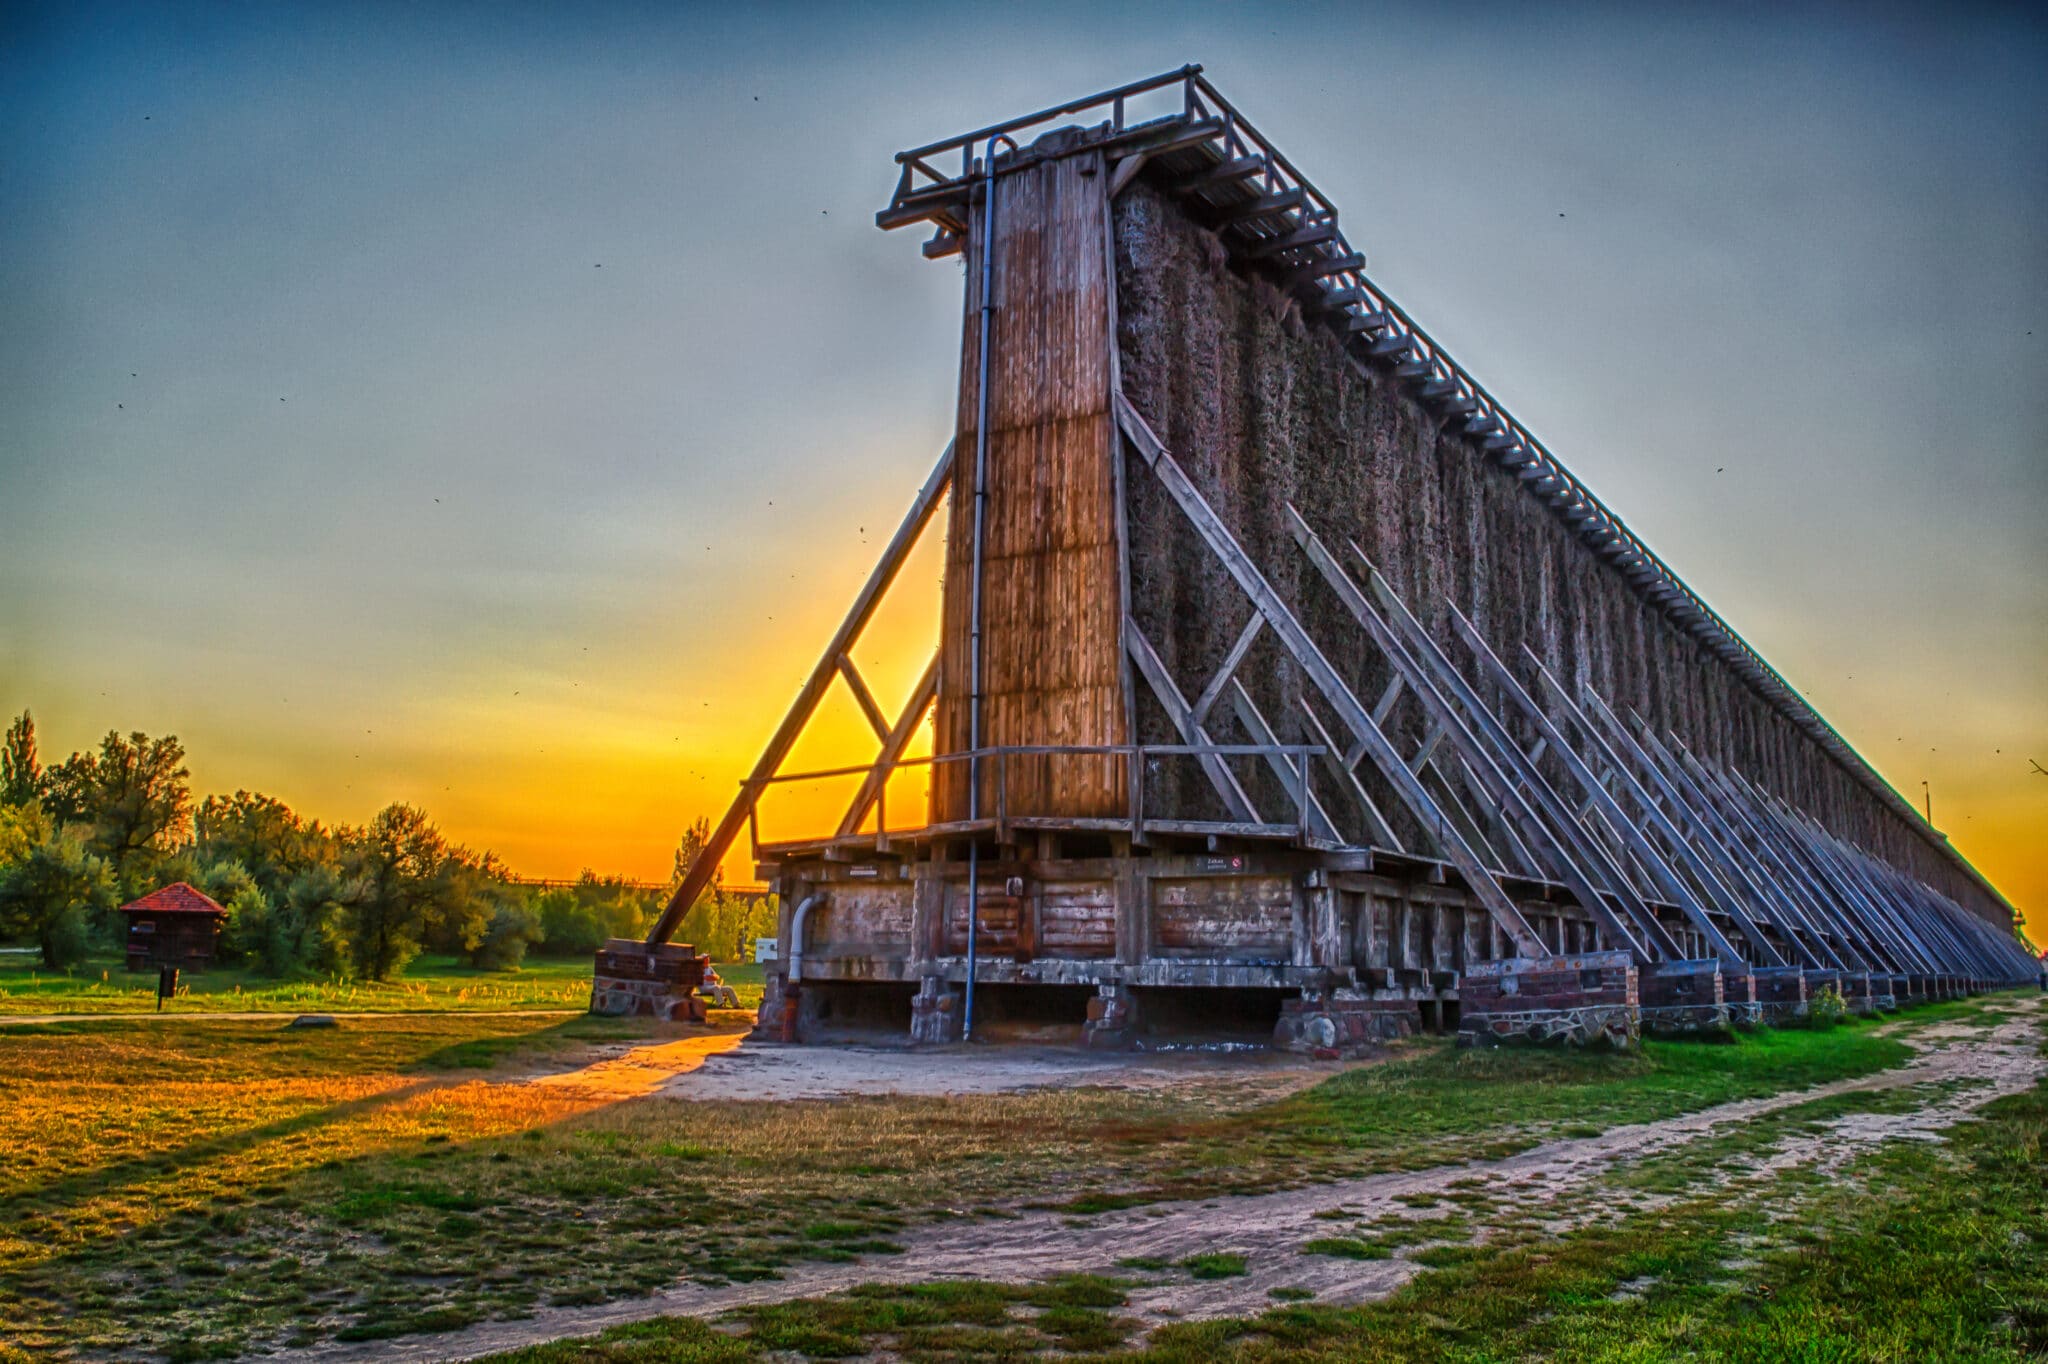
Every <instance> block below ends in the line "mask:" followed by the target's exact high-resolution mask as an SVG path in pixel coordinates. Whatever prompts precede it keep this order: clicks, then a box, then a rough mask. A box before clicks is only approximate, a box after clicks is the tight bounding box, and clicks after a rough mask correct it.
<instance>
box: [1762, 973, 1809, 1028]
mask: <svg viewBox="0 0 2048 1364" xmlns="http://www.w3.org/2000/svg"><path fill="white" fill-rule="evenodd" d="M1749 976H1750V979H1751V981H1753V982H1754V983H1755V988H1756V1003H1757V1021H1758V1022H1759V1023H1764V1024H1768V1025H1769V1026H1771V1027H1783V1026H1784V1025H1786V1024H1787V1023H1792V1022H1796V1021H1797V1020H1799V1019H1801V1018H1804V1017H1806V972H1805V971H1803V970H1801V969H1800V968H1799V967H1797V966H1759V967H1757V968H1755V969H1754V970H1752V971H1751V972H1750V973H1749Z"/></svg>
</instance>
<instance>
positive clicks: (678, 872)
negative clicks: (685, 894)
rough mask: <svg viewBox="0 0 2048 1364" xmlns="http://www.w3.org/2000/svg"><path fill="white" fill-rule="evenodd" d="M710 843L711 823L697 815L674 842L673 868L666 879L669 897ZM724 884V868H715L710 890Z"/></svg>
mask: <svg viewBox="0 0 2048 1364" xmlns="http://www.w3.org/2000/svg"><path fill="white" fill-rule="evenodd" d="M710 842H711V821H710V820H709V819H707V818H705V817H704V816H702V815H699V816H698V817H697V818H696V819H695V820H693V821H692V822H691V823H690V824H689V826H688V827H687V828H685V829H684V830H683V836H682V837H681V838H680V839H678V840H677V841H676V857H675V867H674V870H672V871H671V872H670V873H669V877H668V889H669V894H670V895H673V894H675V892H676V891H677V890H678V889H679V888H680V887H681V886H682V884H683V878H684V877H686V876H688V875H689V874H690V868H691V866H693V865H694V864H695V863H696V861H697V859H698V858H699V857H701V856H703V854H704V849H705V847H706V846H707V845H708V844H709V843H710ZM724 884H725V868H724V867H717V868H715V869H713V871H712V873H711V886H712V889H714V890H716V889H718V888H719V887H721V886H723V885H724ZM662 903H663V904H667V903H668V901H667V900H666V899H664V900H663V901H662Z"/></svg>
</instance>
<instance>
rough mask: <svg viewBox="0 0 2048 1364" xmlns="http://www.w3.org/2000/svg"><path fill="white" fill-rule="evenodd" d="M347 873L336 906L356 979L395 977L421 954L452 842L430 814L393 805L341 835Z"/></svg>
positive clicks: (441, 891) (436, 908)
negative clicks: (363, 824)
mask: <svg viewBox="0 0 2048 1364" xmlns="http://www.w3.org/2000/svg"><path fill="white" fill-rule="evenodd" d="M341 841H342V860H341V870H342V876H343V882H342V885H341V886H340V887H339V894H338V895H337V896H336V899H335V904H336V906H337V907H338V908H339V909H340V911H341V919H342V933H343V937H344V940H345V941H346V942H347V944H348V955H349V961H350V963H351V965H353V967H354V968H355V974H356V975H358V976H360V977H361V978H363V979H365V980H389V979H390V978H391V977H392V976H394V975H396V974H397V973H398V972H399V971H401V970H403V969H404V968H405V964H406V963H407V962H409V961H411V960H412V959H413V958H414V957H416V956H418V955H419V952H420V948H421V947H422V946H423V945H424V944H425V940H426V935H427V931H428V929H429V928H430V927H431V926H432V924H433V923H434V921H435V918H436V917H437V914H438V912H439V910H440V905H439V899H440V897H441V896H442V895H443V894H444V893H445V891H446V885H447V883H446V881H445V879H444V878H443V876H442V874H441V863H442V861H443V859H445V858H446V857H447V854H448V844H447V842H446V840H444V839H443V838H442V837H441V831H440V830H438V829H436V828H435V827H434V825H433V823H432V822H431V821H429V820H428V819H427V816H426V814H425V813H424V812H423V811H421V810H418V809H416V808H414V807H413V806H410V805H388V806H386V807H385V808H384V809H382V810H380V811H378V812H377V816H376V818H374V819H372V820H371V821H370V823H369V824H368V825H367V826H366V827H364V828H362V829H357V830H347V831H344V832H343V834H342V836H341Z"/></svg>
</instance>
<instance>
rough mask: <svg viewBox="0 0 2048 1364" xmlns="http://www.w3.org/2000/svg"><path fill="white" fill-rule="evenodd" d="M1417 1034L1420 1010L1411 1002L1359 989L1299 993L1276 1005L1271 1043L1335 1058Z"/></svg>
mask: <svg viewBox="0 0 2048 1364" xmlns="http://www.w3.org/2000/svg"><path fill="white" fill-rule="evenodd" d="M1421 1030H1422V1009H1421V1006H1420V1005H1418V1004H1417V1003H1416V1001H1414V1000H1412V999H1375V998H1373V997H1372V996H1371V995H1368V994H1365V993H1363V992H1361V991H1358V990H1304V991H1302V994H1301V997H1300V998H1299V999H1290V1000H1287V1001H1285V1002H1284V1003H1282V1004H1281V1006H1280V1019H1279V1021H1278V1022H1277V1023H1275V1024H1274V1025H1273V1045H1274V1046H1275V1047H1276V1048H1278V1049H1279V1050H1281V1051H1292V1052H1303V1053H1306V1054H1308V1055H1310V1056H1317V1057H1321V1058H1322V1059H1324V1060H1336V1059H1338V1058H1339V1057H1343V1056H1357V1055H1361V1054H1363V1053H1366V1052H1369V1051H1371V1050H1372V1048H1373V1047H1374V1046H1376V1045H1377V1044H1379V1043H1382V1042H1392V1041H1394V1040H1396V1039H1398V1038H1402V1037H1413V1036H1414V1035H1415V1034H1416V1033H1418V1032H1420V1031H1421Z"/></svg>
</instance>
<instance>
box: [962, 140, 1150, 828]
mask: <svg viewBox="0 0 2048 1364" xmlns="http://www.w3.org/2000/svg"><path fill="white" fill-rule="evenodd" d="M1108 179H1109V177H1108V175H1107V174H1106V173H1105V172H1104V168H1103V164H1102V157H1101V155H1100V153H1096V152H1089V153H1084V154H1082V155H1079V156H1069V157H1064V158H1058V159H1054V160H1051V161H1044V162H1039V163H1037V164H1035V165H1027V166H1025V167H1024V168H1023V169H1020V170H1017V171H1015V172H1012V173H1008V174H1005V175H1003V176H1001V177H1000V178H999V179H998V181H997V195H998V197H997V202H996V228H995V244H994V250H995V273H996V284H995V295H996V305H997V310H996V314H995V327H994V332H993V341H992V346H991V358H990V386H989V387H990V412H989V432H990V435H989V449H988V487H989V499H988V509H987V512H986V517H985V521H984V527H983V570H982V573H983V577H982V681H983V686H982V692H983V702H982V744H983V746H984V747H988V746H992V745H997V744H1120V743H1125V742H1127V739H1126V734H1125V724H1124V714H1125V712H1124V702H1123V692H1122V669H1121V667H1120V660H1119V657H1118V652H1117V651H1118V648H1119V634H1118V626H1119V621H1118V603H1119V599H1120V593H1119V584H1118V581H1117V574H1118V563H1117V544H1116V521H1115V481H1114V477H1113V465H1112V456H1113V451H1114V446H1113V444H1112V441H1113V439H1114V434H1115V433H1114V426H1113V423H1112V421H1111V417H1110V410H1109V392H1110V336H1109V279H1108V274H1109V264H1108V260H1107V253H1106V250H1105V233H1106V231H1107V211H1106V208H1105V199H1104V195H1105V185H1106V182H1107V181H1108ZM981 223H982V217H981V210H980V208H979V206H977V207H976V209H975V213H974V219H973V229H972V231H971V233H970V235H969V239H968V244H967V252H966V262H967V291H966V292H967V311H966V319H965V323H964V325H963V326H962V328H961V338H960V339H961V344H960V408H959V422H958V445H957V447H956V448H957V449H958V451H959V460H960V462H959V466H958V467H959V474H958V477H956V478H955V480H954V484H953V498H952V504H951V507H950V511H949V519H948V522H947V539H946V576H945V589H944V607H943V613H942V619H941V635H940V639H941V645H940V647H941V651H942V652H941V658H940V664H939V697H938V707H937V719H936V726H935V733H936V737H937V748H938V751H939V752H941V753H954V752H960V751H962V750H964V749H966V748H967V747H968V692H969V686H968V681H969V679H968V657H969V655H968V649H969V636H968V624H969V622H968V601H969V584H970V575H971V551H972V544H973V524H974V523H973V516H974V497H973V489H974V462H973V460H974V454H973V452H974V445H975V419H976V412H975V407H976V388H977V384H976V381H977V378H978V368H979V346H980V308H981V296H980V285H981V265H980V262H981V248H982V243H981ZM1006 769H1007V772H1006V780H1007V786H1008V799H1007V810H1008V813H1010V814H1012V815H1023V814H1034V815H1068V816H1076V817H1085V816H1108V815H1118V814H1121V813H1123V811H1124V807H1125V805H1126V803H1127V800H1126V790H1125V781H1124V768H1123V763H1122V761H1121V760H1120V759H1115V758H1101V757H1095V758H1073V757H1065V758H1052V757H1040V758H1036V759H1027V760H1018V759H1010V760H1008V762H1007V763H1006ZM996 803H997V802H996V791H995V772H994V770H993V765H988V766H985V768H984V772H983V779H982V812H983V814H984V815H993V814H994V812H995V808H996ZM932 814H933V818H934V819H935V820H941V821H943V820H955V819H963V818H965V817H966V814H967V772H966V764H964V763H957V764H943V765H941V766H940V767H939V769H938V775H937V777H936V779H935V780H934V781H933V783H932Z"/></svg>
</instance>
